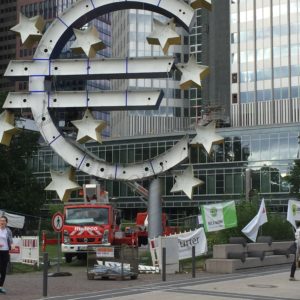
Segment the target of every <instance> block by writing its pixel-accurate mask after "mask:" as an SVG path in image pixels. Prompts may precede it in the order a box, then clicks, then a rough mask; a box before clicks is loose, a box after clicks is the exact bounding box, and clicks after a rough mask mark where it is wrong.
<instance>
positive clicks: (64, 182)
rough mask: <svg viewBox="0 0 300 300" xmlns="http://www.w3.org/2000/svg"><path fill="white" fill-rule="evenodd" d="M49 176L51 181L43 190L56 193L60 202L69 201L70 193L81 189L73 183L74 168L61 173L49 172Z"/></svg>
mask: <svg viewBox="0 0 300 300" xmlns="http://www.w3.org/2000/svg"><path fill="white" fill-rule="evenodd" d="M50 174H51V179H52V181H51V182H50V184H49V185H47V186H46V188H45V190H46V191H56V192H57V194H58V197H59V199H60V200H61V201H67V200H69V199H70V195H71V192H72V191H75V190H79V189H81V187H80V186H79V185H78V184H77V183H76V182H74V180H75V169H74V168H68V169H67V170H65V171H61V172H59V171H54V170H50Z"/></svg>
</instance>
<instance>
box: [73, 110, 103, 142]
mask: <svg viewBox="0 0 300 300" xmlns="http://www.w3.org/2000/svg"><path fill="white" fill-rule="evenodd" d="M72 123H73V124H74V126H75V127H77V128H78V134H77V142H79V143H81V144H83V143H86V142H87V141H89V140H91V139H92V140H95V141H97V142H99V143H102V138H101V131H102V130H103V129H104V128H105V127H106V123H105V122H104V121H102V120H100V121H98V120H95V119H94V117H93V115H92V113H91V112H90V110H88V109H87V110H86V111H85V113H84V116H83V118H82V120H77V121H72Z"/></svg>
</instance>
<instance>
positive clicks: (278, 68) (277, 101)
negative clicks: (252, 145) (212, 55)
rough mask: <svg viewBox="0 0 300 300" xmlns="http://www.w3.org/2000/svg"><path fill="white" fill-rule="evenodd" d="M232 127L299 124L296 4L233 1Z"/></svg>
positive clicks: (281, 0)
mask: <svg viewBox="0 0 300 300" xmlns="http://www.w3.org/2000/svg"><path fill="white" fill-rule="evenodd" d="M230 9H231V123H232V125H233V126H255V125H271V124H281V123H294V122H299V121H300V114H299V108H300V106H299V104H300V102H299V100H300V99H299V96H300V94H299V75H300V72H299V70H300V69H299V59H300V56H299V36H300V27H299V12H300V3H299V1H297V0H264V1H261V0H251V1H249V0H232V1H231V5H230Z"/></svg>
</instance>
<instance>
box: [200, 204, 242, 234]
mask: <svg viewBox="0 0 300 300" xmlns="http://www.w3.org/2000/svg"><path fill="white" fill-rule="evenodd" d="M201 214H202V219H203V225H204V228H205V231H206V232H211V231H218V230H222V229H227V228H231V227H236V226H237V217H236V209H235V202H234V201H229V202H225V203H216V204H210V205H201Z"/></svg>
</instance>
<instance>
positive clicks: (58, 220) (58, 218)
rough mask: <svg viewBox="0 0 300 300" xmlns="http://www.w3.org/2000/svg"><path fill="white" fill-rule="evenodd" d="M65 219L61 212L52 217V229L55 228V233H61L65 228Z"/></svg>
mask: <svg viewBox="0 0 300 300" xmlns="http://www.w3.org/2000/svg"><path fill="white" fill-rule="evenodd" d="M63 219H64V216H63V214H62V213H61V212H56V213H55V214H54V215H53V216H52V227H53V229H54V231H56V232H61V230H62V227H63Z"/></svg>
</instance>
